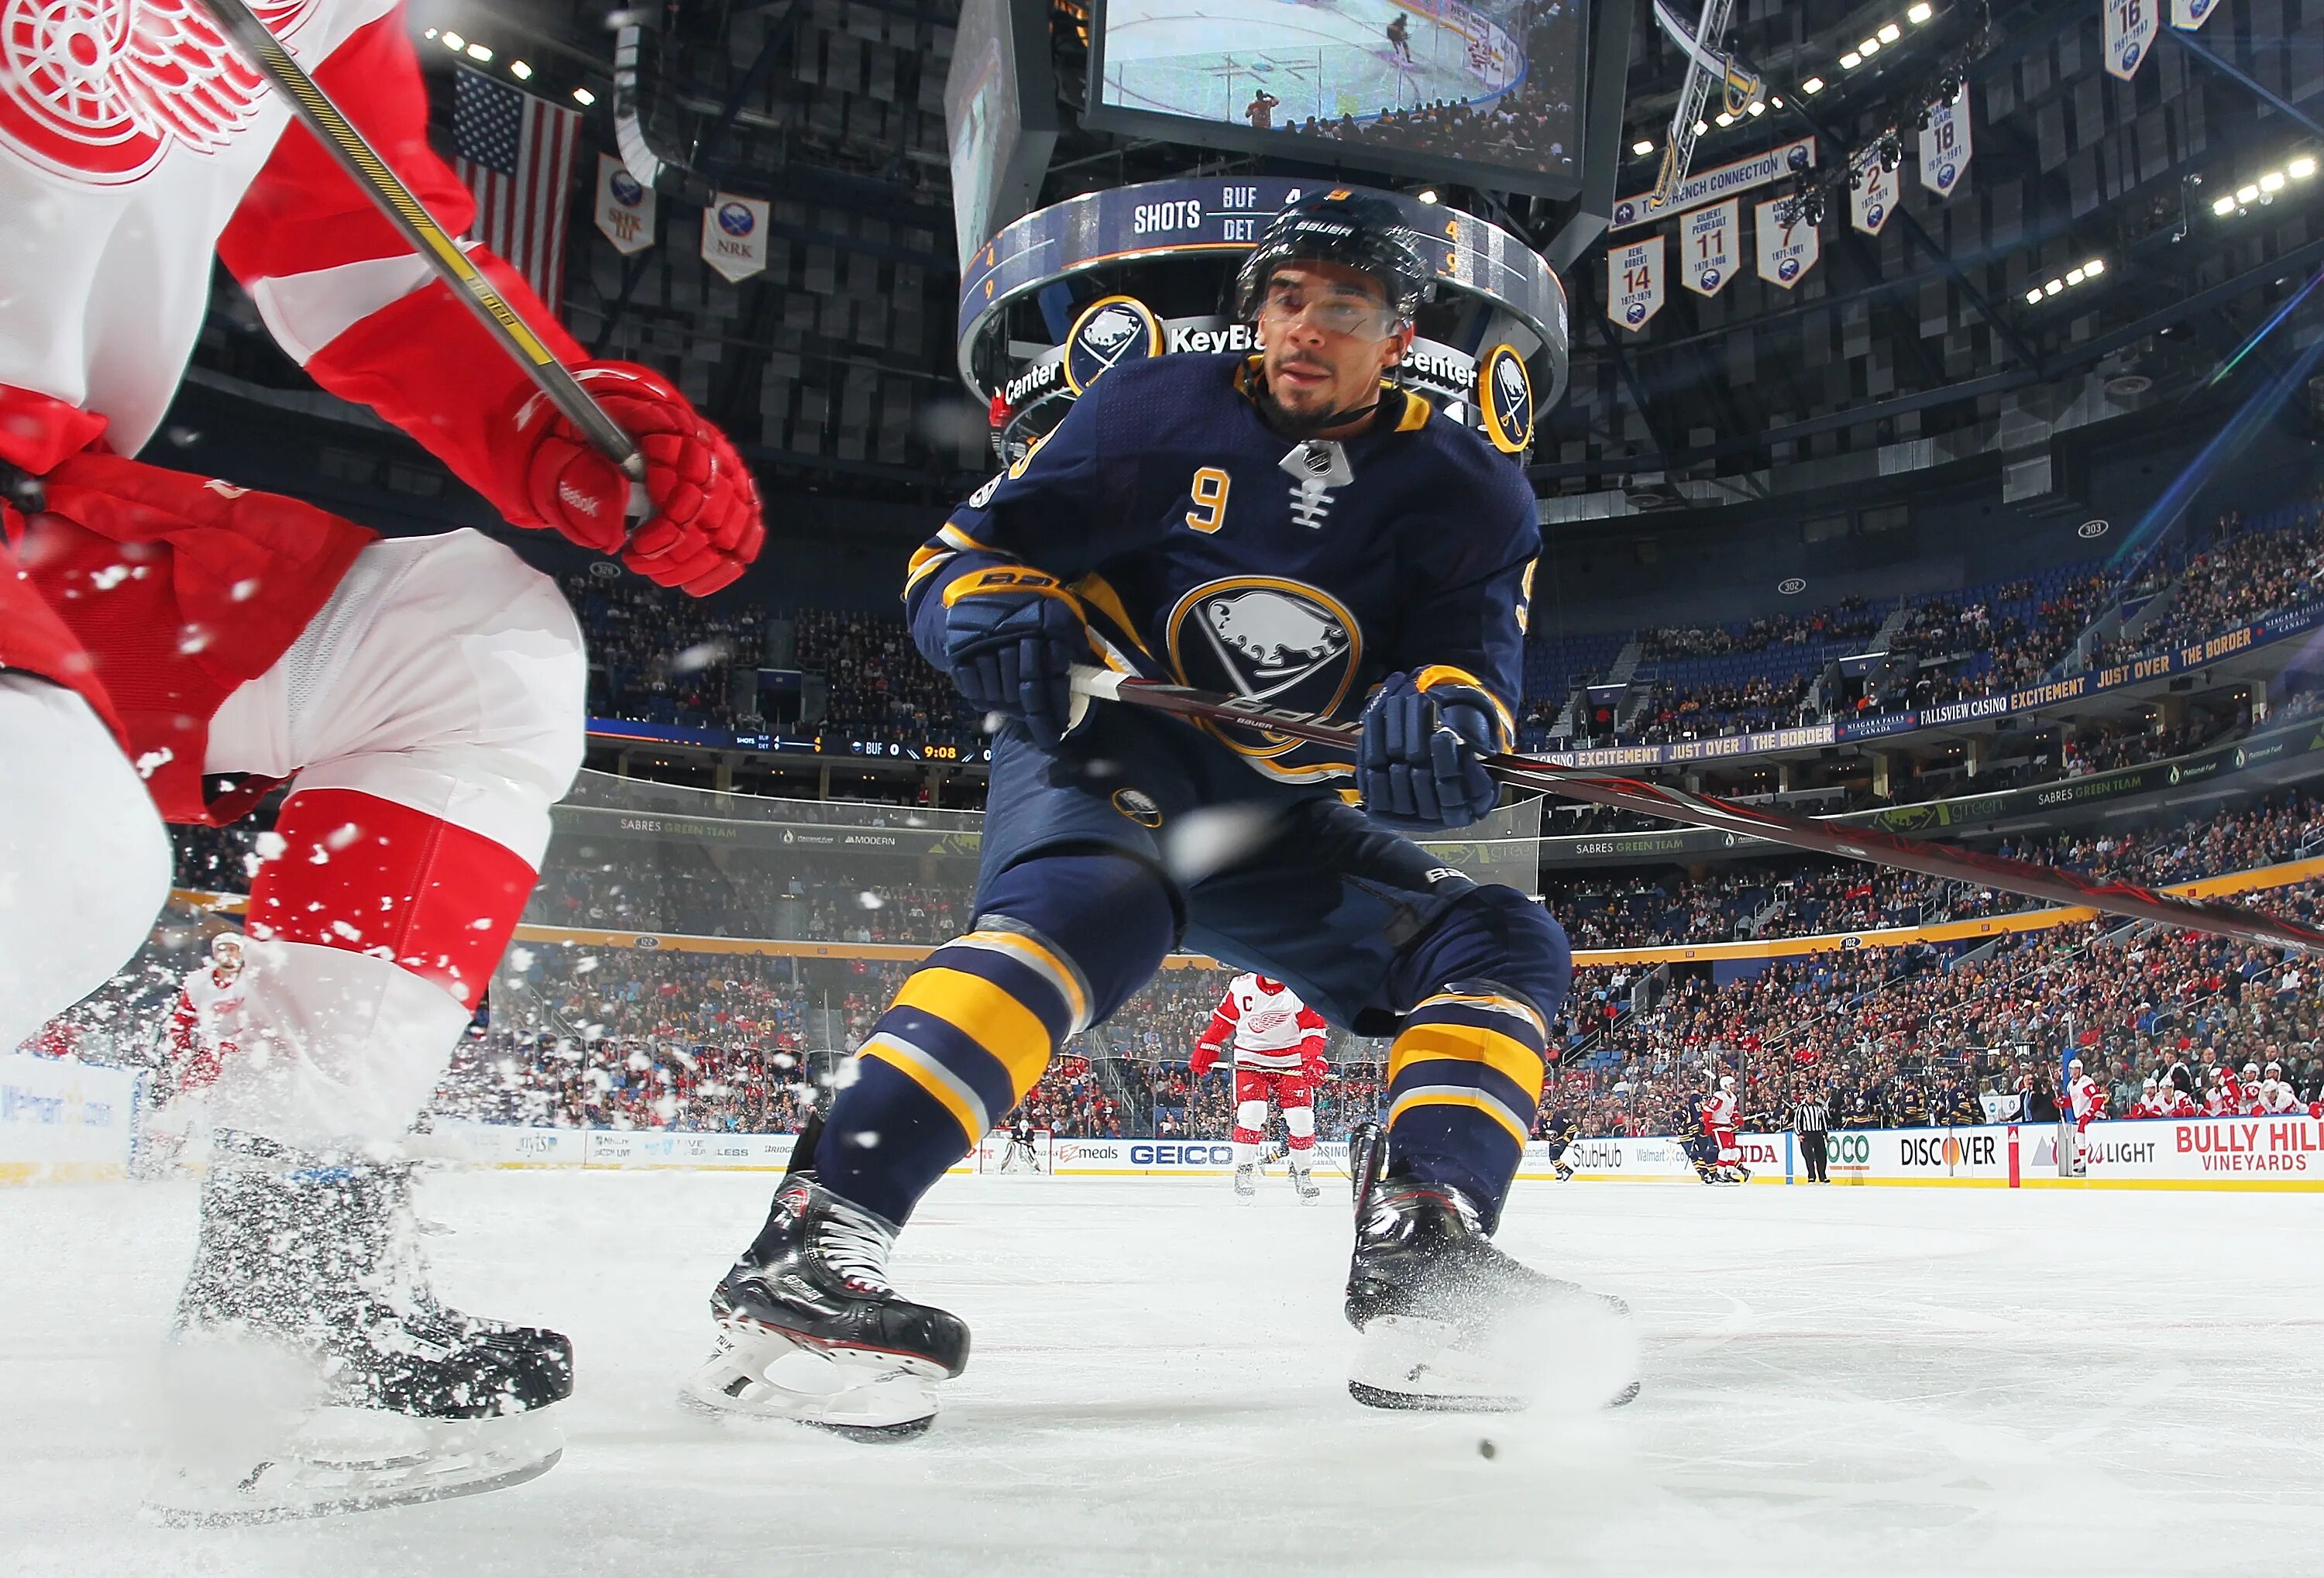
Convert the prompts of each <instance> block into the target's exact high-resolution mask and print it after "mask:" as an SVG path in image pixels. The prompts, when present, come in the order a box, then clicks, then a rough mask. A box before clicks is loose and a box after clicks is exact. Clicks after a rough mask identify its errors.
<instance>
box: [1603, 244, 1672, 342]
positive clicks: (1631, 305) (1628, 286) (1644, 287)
mask: <svg viewBox="0 0 2324 1578" xmlns="http://www.w3.org/2000/svg"><path fill="white" fill-rule="evenodd" d="M1662 309H1663V238H1662V235H1661V233H1660V232H1656V233H1655V235H1649V236H1647V237H1646V239H1645V240H1644V241H1633V242H1629V243H1627V244H1626V245H1620V246H1609V247H1608V248H1607V249H1606V316H1607V317H1609V318H1612V319H1613V320H1614V321H1615V322H1616V323H1618V324H1620V325H1621V326H1622V327H1623V328H1627V329H1628V330H1629V331H1630V332H1631V333H1632V334H1636V333H1637V332H1638V331H1639V330H1640V329H1642V328H1646V325H1647V324H1649V323H1651V322H1653V321H1654V316H1655V313H1657V312H1660V311H1661V310H1662Z"/></svg>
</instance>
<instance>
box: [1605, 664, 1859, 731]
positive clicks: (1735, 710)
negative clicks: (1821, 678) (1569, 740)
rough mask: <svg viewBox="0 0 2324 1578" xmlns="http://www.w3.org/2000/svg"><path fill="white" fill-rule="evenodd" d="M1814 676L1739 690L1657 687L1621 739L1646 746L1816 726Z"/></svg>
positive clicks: (1749, 683)
mask: <svg viewBox="0 0 2324 1578" xmlns="http://www.w3.org/2000/svg"><path fill="white" fill-rule="evenodd" d="M1814 687H1815V676H1814V675H1813V674H1812V673H1804V672H1803V673H1798V674H1789V675H1765V674H1762V675H1755V676H1753V677H1752V678H1748V679H1746V680H1743V681H1741V682H1739V683H1735V684H1708V685H1705V684H1683V683H1680V682H1675V681H1671V680H1661V679H1658V680H1656V681H1655V685H1654V690H1653V693H1652V694H1651V695H1650V696H1649V697H1648V698H1647V700H1646V705H1645V706H1642V707H1640V708H1639V709H1638V711H1637V714H1636V715H1634V717H1633V718H1632V720H1631V723H1630V726H1629V727H1628V729H1626V730H1625V731H1624V732H1623V734H1622V735H1621V737H1622V738H1623V739H1624V740H1626V741H1631V742H1636V743H1639V744H1645V745H1665V744H1669V743H1674V742H1676V741H1680V740H1701V739H1706V738H1709V737H1710V736H1711V735H1714V734H1748V733H1749V732H1750V731H1752V730H1754V729H1786V728H1790V727H1791V726H1792V725H1794V724H1801V723H1808V722H1812V721H1813V720H1812V718H1810V716H1809V715H1808V697H1809V694H1810V692H1812V690H1813V689H1814Z"/></svg>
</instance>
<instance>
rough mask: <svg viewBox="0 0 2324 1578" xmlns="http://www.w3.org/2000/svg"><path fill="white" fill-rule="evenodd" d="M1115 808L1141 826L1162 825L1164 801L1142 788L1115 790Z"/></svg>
mask: <svg viewBox="0 0 2324 1578" xmlns="http://www.w3.org/2000/svg"><path fill="white" fill-rule="evenodd" d="M1113 808H1114V809H1115V810H1117V811H1119V812H1120V813H1121V814H1122V815H1123V816H1125V817H1129V818H1130V820H1131V821H1133V822H1135V823H1137V824H1138V825H1139V826H1140V827H1159V826H1162V802H1161V801H1159V800H1157V799H1156V798H1154V797H1153V796H1152V795H1149V794H1148V793H1147V792H1146V791H1145V790H1144V789H1116V790H1114V791H1113Z"/></svg>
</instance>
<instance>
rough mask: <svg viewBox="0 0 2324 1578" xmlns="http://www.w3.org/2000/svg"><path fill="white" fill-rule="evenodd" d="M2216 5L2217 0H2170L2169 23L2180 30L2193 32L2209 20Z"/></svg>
mask: <svg viewBox="0 0 2324 1578" xmlns="http://www.w3.org/2000/svg"><path fill="white" fill-rule="evenodd" d="M2218 5H2219V0H2171V25H2172V26H2173V27H2175V28H2177V29H2178V30H2179V31H2180V32H2194V31H2195V30H2196V29H2197V28H2199V27H2200V26H2202V25H2203V24H2204V23H2207V22H2209V21H2210V20H2211V13H2212V12H2214V11H2216V10H2218Z"/></svg>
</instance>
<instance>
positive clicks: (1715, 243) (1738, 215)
mask: <svg viewBox="0 0 2324 1578" xmlns="http://www.w3.org/2000/svg"><path fill="white" fill-rule="evenodd" d="M1678 237H1679V239H1678V245H1679V254H1680V267H1681V269H1682V271H1683V280H1682V282H1683V284H1684V285H1685V286H1686V288H1687V289H1688V290H1690V291H1693V292H1694V293H1695V294H1696V295H1698V296H1716V295H1718V294H1719V292H1720V291H1724V290H1725V289H1727V281H1729V280H1731V279H1733V278H1734V277H1735V268H1736V264H1737V262H1738V259H1739V258H1740V256H1741V255H1742V251H1743V199H1742V198H1728V199H1727V200H1726V201H1725V202H1723V203H1714V204H1712V205H1711V207H1710V208H1697V209H1696V210H1695V211H1694V212H1693V213H1692V214H1688V215H1686V216H1684V217H1682V218H1681V219H1680V220H1679V222H1678Z"/></svg>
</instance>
